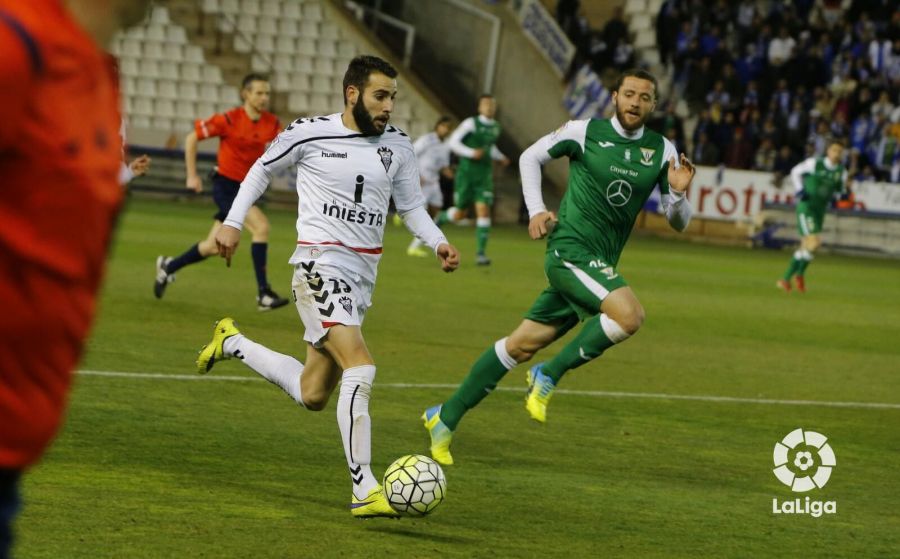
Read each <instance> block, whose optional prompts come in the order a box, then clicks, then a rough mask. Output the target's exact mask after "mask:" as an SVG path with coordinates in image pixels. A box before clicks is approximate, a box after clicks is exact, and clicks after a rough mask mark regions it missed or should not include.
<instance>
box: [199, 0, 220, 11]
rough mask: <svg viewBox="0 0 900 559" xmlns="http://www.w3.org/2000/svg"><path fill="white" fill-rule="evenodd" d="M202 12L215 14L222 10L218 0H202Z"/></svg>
mask: <svg viewBox="0 0 900 559" xmlns="http://www.w3.org/2000/svg"><path fill="white" fill-rule="evenodd" d="M202 9H203V13H206V14H217V13H219V12H220V11H222V7H221V6H220V5H219V0H203V8H202Z"/></svg>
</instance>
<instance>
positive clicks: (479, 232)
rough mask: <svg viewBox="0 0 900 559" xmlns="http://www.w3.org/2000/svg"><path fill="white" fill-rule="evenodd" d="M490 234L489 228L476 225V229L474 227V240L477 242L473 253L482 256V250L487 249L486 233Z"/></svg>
mask: <svg viewBox="0 0 900 559" xmlns="http://www.w3.org/2000/svg"><path fill="white" fill-rule="evenodd" d="M490 232H491V227H490V226H487V227H484V226H482V225H478V226H477V227H475V239H476V240H477V241H478V244H477V246H476V251H475V252H476V253H477V254H481V255H483V254H484V249H485V248H487V242H488V233H490Z"/></svg>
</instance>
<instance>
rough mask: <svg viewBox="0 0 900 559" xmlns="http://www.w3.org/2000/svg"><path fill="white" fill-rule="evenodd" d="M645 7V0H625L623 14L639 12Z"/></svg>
mask: <svg viewBox="0 0 900 559" xmlns="http://www.w3.org/2000/svg"><path fill="white" fill-rule="evenodd" d="M646 9H647V0H625V15H631V14H640V13H643V12H644V10H646Z"/></svg>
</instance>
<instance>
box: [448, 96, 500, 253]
mask: <svg viewBox="0 0 900 559" xmlns="http://www.w3.org/2000/svg"><path fill="white" fill-rule="evenodd" d="M496 113H497V101H496V100H495V99H494V97H493V96H492V95H482V96H481V97H479V98H478V115H477V116H472V117H469V118H467V119H465V120H464V121H462V123H460V125H459V126H458V127H457V128H456V130H454V131H453V134H451V135H450V138H449V139H447V145H448V146H449V147H450V149H451V150H452V151H453V153H455V154H456V155H457V156H458V157H459V167H458V168H457V169H456V178H455V181H454V184H453V190H454V196H453V197H454V200H453V207H451V208H448V209H447V211H445V212H443V213H442V214H441V216H440V218H439V219H438V225H442V224H443V223H446V222H448V221H451V222H456V221H459V220H461V219H464V218H466V217H468V215H469V208H471V207H472V206H473V205H474V206H475V235H476V239H477V250H476V260H475V263H476V264H478V265H479V266H487V265H489V264H490V263H491V260H490V258H488V257H487V255H486V253H485V250H486V249H487V241H488V234H489V233H490V231H491V206H493V204H494V165H493V162H494V161H499V162H500V163H501V164H503V166H504V167H505V166H507V165H509V159H507V158H506V156H505V155H503V153H502V152H501V151H500V150H499V149H498V148H497V146H496V145H494V144H495V143H496V142H497V138H499V137H500V123H499V122H497V121H496V120H494V115H495V114H496Z"/></svg>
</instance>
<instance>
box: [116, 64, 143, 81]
mask: <svg viewBox="0 0 900 559" xmlns="http://www.w3.org/2000/svg"><path fill="white" fill-rule="evenodd" d="M119 71H120V72H121V73H122V75H123V76H137V75H138V74H139V73H140V72H139V71H138V61H137V58H120V59H119ZM132 81H133V80H132ZM132 87H133V86H132Z"/></svg>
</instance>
